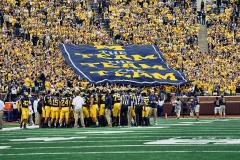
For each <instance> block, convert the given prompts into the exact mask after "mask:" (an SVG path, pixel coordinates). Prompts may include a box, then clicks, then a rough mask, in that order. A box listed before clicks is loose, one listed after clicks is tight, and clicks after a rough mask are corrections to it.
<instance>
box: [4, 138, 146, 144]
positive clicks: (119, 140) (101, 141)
mask: <svg viewBox="0 0 240 160" xmlns="http://www.w3.org/2000/svg"><path fill="white" fill-rule="evenodd" d="M149 141H150V140H149V139H148V140H146V139H143V140H140V139H138V140H123V139H118V140H107V139H106V140H100V141H99V140H97V141H81V140H80V141H76V140H75V141H48V142H46V141H44V142H8V143H0V145H3V144H8V145H9V144H26V143H31V144H33V143H36V144H45V143H103V142H104V143H107V142H108V143H111V142H149Z"/></svg>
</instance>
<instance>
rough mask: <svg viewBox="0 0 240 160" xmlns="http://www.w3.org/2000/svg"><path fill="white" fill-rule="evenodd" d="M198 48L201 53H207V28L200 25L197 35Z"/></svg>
mask: <svg viewBox="0 0 240 160" xmlns="http://www.w3.org/2000/svg"><path fill="white" fill-rule="evenodd" d="M198 46H199V48H200V50H201V52H202V53H208V40H207V26H206V25H200V31H199V33H198Z"/></svg>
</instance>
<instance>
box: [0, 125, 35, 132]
mask: <svg viewBox="0 0 240 160" xmlns="http://www.w3.org/2000/svg"><path fill="white" fill-rule="evenodd" d="M36 128H39V126H28V127H27V129H36ZM18 130H23V129H22V128H20V127H9V128H3V129H2V130H0V132H4V131H18Z"/></svg>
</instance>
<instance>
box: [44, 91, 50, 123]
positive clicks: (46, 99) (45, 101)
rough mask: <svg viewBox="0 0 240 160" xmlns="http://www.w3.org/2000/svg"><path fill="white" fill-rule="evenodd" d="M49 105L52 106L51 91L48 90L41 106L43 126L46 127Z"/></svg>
mask: <svg viewBox="0 0 240 160" xmlns="http://www.w3.org/2000/svg"><path fill="white" fill-rule="evenodd" d="M51 106H52V100H51V91H48V92H47V94H46V95H45V97H44V105H43V107H42V114H43V117H44V125H43V127H48V121H49V120H50V117H51Z"/></svg>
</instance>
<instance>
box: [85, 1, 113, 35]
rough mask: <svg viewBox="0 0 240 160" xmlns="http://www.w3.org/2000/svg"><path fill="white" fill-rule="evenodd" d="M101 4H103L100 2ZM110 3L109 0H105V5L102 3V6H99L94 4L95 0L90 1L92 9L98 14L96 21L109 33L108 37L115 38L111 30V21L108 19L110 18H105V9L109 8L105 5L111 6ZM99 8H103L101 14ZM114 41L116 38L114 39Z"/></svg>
mask: <svg viewBox="0 0 240 160" xmlns="http://www.w3.org/2000/svg"><path fill="white" fill-rule="evenodd" d="M100 3H101V2H100ZM109 3H110V1H109V0H105V1H104V4H103V3H102V4H101V5H99V3H94V0H90V1H89V4H90V7H91V9H92V10H93V11H94V12H95V13H97V14H96V15H95V18H96V20H98V21H100V24H101V26H102V27H103V28H104V29H105V30H106V32H107V33H108V35H109V36H110V37H111V38H113V34H112V31H111V29H110V25H109V23H110V20H109V18H108V16H104V10H105V7H107V6H103V5H106V4H109ZM99 7H101V12H99ZM113 39H114V38H113Z"/></svg>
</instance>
